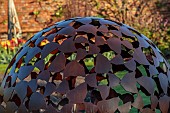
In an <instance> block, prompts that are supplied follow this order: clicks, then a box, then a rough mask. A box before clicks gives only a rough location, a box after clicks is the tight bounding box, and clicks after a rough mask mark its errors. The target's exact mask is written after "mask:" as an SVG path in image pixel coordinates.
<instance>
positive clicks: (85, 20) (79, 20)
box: [76, 18, 92, 24]
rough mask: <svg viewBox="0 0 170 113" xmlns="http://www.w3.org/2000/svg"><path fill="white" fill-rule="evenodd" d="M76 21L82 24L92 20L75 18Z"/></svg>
mask: <svg viewBox="0 0 170 113" xmlns="http://www.w3.org/2000/svg"><path fill="white" fill-rule="evenodd" d="M76 21H77V22H81V23H83V24H89V23H91V22H92V19H91V18H80V19H76Z"/></svg>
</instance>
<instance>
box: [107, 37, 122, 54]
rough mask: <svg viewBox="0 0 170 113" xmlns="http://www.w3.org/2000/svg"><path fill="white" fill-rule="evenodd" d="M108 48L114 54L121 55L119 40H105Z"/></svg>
mask: <svg viewBox="0 0 170 113" xmlns="http://www.w3.org/2000/svg"><path fill="white" fill-rule="evenodd" d="M107 43H108V45H109V47H110V48H111V49H112V50H113V51H115V52H116V53H118V54H120V53H121V40H120V39H119V38H109V39H108V40H107Z"/></svg>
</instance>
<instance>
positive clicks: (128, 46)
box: [122, 40, 133, 49]
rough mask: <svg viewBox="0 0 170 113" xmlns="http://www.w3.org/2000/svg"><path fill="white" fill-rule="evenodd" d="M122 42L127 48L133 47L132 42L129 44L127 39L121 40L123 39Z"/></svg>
mask: <svg viewBox="0 0 170 113" xmlns="http://www.w3.org/2000/svg"><path fill="white" fill-rule="evenodd" d="M122 44H123V45H124V46H125V47H127V48H129V49H133V46H132V44H131V43H130V42H129V41H127V40H123V41H122Z"/></svg>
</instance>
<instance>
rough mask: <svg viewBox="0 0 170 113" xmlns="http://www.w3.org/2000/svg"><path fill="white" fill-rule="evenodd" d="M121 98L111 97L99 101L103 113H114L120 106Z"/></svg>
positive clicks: (98, 105)
mask: <svg viewBox="0 0 170 113" xmlns="http://www.w3.org/2000/svg"><path fill="white" fill-rule="evenodd" d="M119 100H120V99H119V98H118V97H116V98H111V99H108V100H102V101H99V102H98V103H97V107H98V109H99V111H100V112H101V113H114V112H115V111H116V109H117V108H118V103H119Z"/></svg>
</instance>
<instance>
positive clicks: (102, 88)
mask: <svg viewBox="0 0 170 113" xmlns="http://www.w3.org/2000/svg"><path fill="white" fill-rule="evenodd" d="M97 89H98V90H99V91H100V94H101V97H102V99H103V100H105V99H106V98H107V97H108V96H109V91H110V87H108V86H106V85H99V86H98V87H97Z"/></svg>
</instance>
